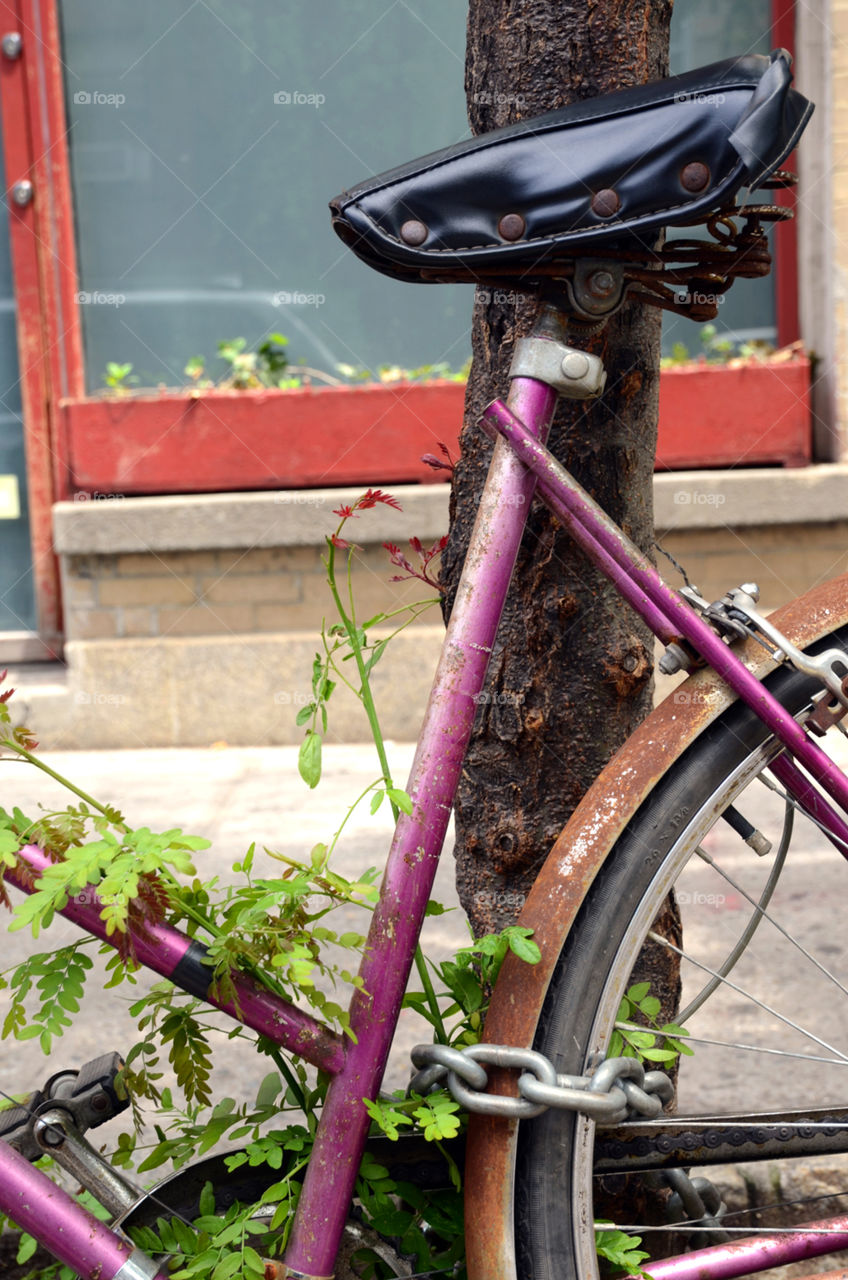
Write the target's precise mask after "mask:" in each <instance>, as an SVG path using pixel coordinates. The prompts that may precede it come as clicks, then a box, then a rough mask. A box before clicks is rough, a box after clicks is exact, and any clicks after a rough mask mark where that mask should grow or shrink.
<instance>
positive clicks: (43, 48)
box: [0, 0, 803, 645]
mask: <svg viewBox="0 0 848 1280" xmlns="http://www.w3.org/2000/svg"><path fill="white" fill-rule="evenodd" d="M772 14H773V32H774V43H775V44H780V45H783V46H784V47H786V48H788V49H789V50H790V51H792V48H793V44H794V0H772ZM0 20H2V23H3V27H2V31H3V32H4V33H5V32H11V31H18V32H20V34H21V36H22V41H23V47H22V53H21V56H20V57H19V58H18V59H16V60H9V59H8V58H6V57H4V56H0V94H2V99H1V101H2V117H3V146H4V154H5V158H6V176H7V184H8V186H9V187H10V188H11V187H12V185H13V184H14V183H15V182H17V181H19V180H21V179H23V178H29V180H30V181H32V182H33V185H34V190H35V198H34V200H33V201H32V202H31V203H30V204H29V205H27V206H25V207H23V208H19V207H18V206H16V205H14V203H12V202H11V201H10V202H9V203H10V210H11V212H10V222H11V232H10V236H11V251H12V261H13V270H14V278H15V289H16V295H17V303H18V341H19V351H20V364H21V380H22V397H23V405H24V420H25V434H26V447H27V483H28V488H29V499H30V512H31V525H32V542H33V555H34V567H35V576H36V596H37V601H38V618H39V633H40V635H41V636H42V638H43V639H44V640H45V641H46V642H47V644H48V645H55V644H57V643H58V637H59V635H60V630H61V600H60V593H59V578H58V570H57V566H56V561H55V558H54V556H53V553H52V548H51V507H52V505H53V503H54V502H55V501H57V500H61V499H67V498H70V497H72V496H73V495H74V493H76V492H79V491H81V492H87V493H93V492H100V493H103V494H106V493H167V492H185V491H191V490H194V491H216V490H218V491H226V490H244V489H258V488H292V487H299V486H307V485H316V484H325V485H338V484H352V483H363V484H366V483H389V482H391V481H394V482H398V481H401V480H414V479H419V480H426V479H430V480H432V479H438V478H439V476H438V474H436V473H434V472H432V471H430V470H428V469H427V468H426V467H423V466H421V465H420V464H419V462H418V455H419V454H420V453H421V452H422V451H424V450H427V449H430V450H431V451H434V452H435V451H436V449H435V446H436V444H437V442H438V441H440V440H443V441H447V442H449V443H453V441H454V440H455V431H456V426H457V421H458V415H457V413H456V409H457V406H458V403H459V400H460V395H459V394H458V390H457V388H456V387H454V386H448V387H439V386H438V385H434V386H421V387H410V386H408V385H407V386H400V387H397V388H394V389H391V390H389V389H386V388H382V389H380V390H381V392H382V399H380V400H379V403H378V402H377V401H375V400H372V401H371V402H370V403H369V401H368V395H367V394H366V393H367V389H365V388H355V389H351V390H343V391H331V392H327V391H322V392H312V393H311V403H310V393H308V392H305V393H292V392H273V391H271V392H252V393H244V392H239V393H224V392H212V393H208V394H206V393H204V394H203V395H202V396H201V397H192V396H191V394H190V393H187V392H181V393H176V392H165V393H163V394H161V395H159V396H156V397H148V398H144V397H138V398H136V397H132V398H127V399H124V400H116V399H112V400H104V399H103V398H101V397H96V396H90V395H87V394H86V389H85V375H84V365H83V351H82V331H81V322H80V315H79V307H78V304H77V301H76V294H77V290H78V277H77V265H76V252H75V240H74V224H73V203H72V190H71V179H70V168H69V152H68V146H67V124H66V120H65V109H64V101H65V98H64V94H65V87H64V83H63V75H62V70H63V67H62V59H61V43H60V28H59V20H58V3H57V0H0ZM790 198H791V197H790ZM777 235H778V240H777V244H778V249H777V258H778V261H777V266H776V299H777V329H778V341H779V343H780V345H785V344H787V343H789V342H792V341H794V340H795V339H796V338H797V337H798V289H797V267H796V233H795V227H794V224H792V223H789V224H783V225H781V226H779V228H778V232H777ZM331 402H335V403H336V404H337V406H341V404H342V402H344V405H345V408H344V413H343V415H342V417H343V419H344V420H345V421H346V422H347V429H348V431H349V434H348V436H347V439H348V441H352V440H356V439H357V437H359V438H360V441H361V440H362V439H363V438H364V442H365V447H364V448H362V447H361V444H360V443H357V446H356V452H355V463H352V461H351V460H352V458H353V456H354V453H353V449H352V448H351V447H349V446H345V442H344V437H343V436H342V437H341V438H340V440H339V443H338V445H337V446H336V450H335V452H337V454H338V456H337V458H336V461H335V464H334V465H333V467H331V468H328V467H327V465H326V458H327V449H326V447H323V448H322V449H321V450H320V451H319V453H318V455H313V456H312V457H309V456H307V455H306V454H303V455H301V456H298V454H297V451H296V449H295V448H294V446H293V444H292V442H293V441H298V440H299V439H300V440H307V441H308V440H309V439H310V438H311V439H314V437H315V432H316V425H315V424H316V423H317V425H318V427H319V429H320V425H321V423H322V422H323V421H324V419H325V416H326V411H327V409H328V408H329V406H330V404H331ZM281 414H283V415H285V417H284V421H285V430H284V431H281V430H280V419H281ZM355 414H360V415H364V417H362V421H361V428H360V429H359V430H357V429H352V416H354V415H355ZM304 415H305V416H304ZM310 415H311V416H310ZM299 423H300V425H298V424H299ZM688 430H689V431H690V433H691V428H688ZM428 437H429V440H428ZM410 439H414V441H415V445H414V454H413V455H412V457H413V459H414V461H413V462H410V460H409V457H408V456H407V457H406V459H405V461H400V460H399V459H398V457H397V456H396V455H397V449H398V446H399V442H406V441H408V440H410ZM130 440H131V441H132V442H133V443H134V449H133V450H131V452H133V453H134V460H133V462H132V464H131V465H129V466H128V463H127V448H126V446H127V442H128V441H130ZM251 440H252V441H253V442H254V443H255V446H256V447H253V448H244V444H245V442H246V441H247V442H248V443H249V442H250V441H251ZM260 442H261V443H260ZM320 443H321V444H322V445H323V446H326V440H323V441H321V442H320ZM752 460H754V459H752ZM792 460H793V461H795V462H799V461H802V460H803V458H802V457H801V456H800V455H798V454H797V451H796V452H795V453H793V457H792ZM672 465H691V464H690V463H683V462H680V461H678V462H676V463H673V464H672ZM717 465H720V464H717Z"/></svg>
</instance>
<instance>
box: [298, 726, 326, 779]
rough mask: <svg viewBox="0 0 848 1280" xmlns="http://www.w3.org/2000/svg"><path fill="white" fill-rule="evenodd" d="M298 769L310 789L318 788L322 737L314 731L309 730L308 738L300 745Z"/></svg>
mask: <svg viewBox="0 0 848 1280" xmlns="http://www.w3.org/2000/svg"><path fill="white" fill-rule="evenodd" d="M297 769H298V773H299V774H300V776H301V778H303V781H304V782H305V783H306V785H307V786H308V787H310V788H314V787H317V786H318V783H319V782H320V781H321V737H320V735H319V734H317V733H316V732H315V730H314V729H309V730H307V733H306V737H305V738H304V739H303V742H302V743H301V744H300V751H299V752H298V757H297Z"/></svg>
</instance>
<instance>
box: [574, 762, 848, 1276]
mask: <svg viewBox="0 0 848 1280" xmlns="http://www.w3.org/2000/svg"><path fill="white" fill-rule="evenodd" d="M769 753H772V754H773V748H772V747H770V746H768V747H763V748H761V749H759V750H756V751H754V752H752V753H751V754H750V755H749V756H748V757H747V759H746V760H745V761H744V762H743V763H742V764H741V765H739V767H738V768H737V769H735V770H734V771H733V773H732V774H731V775H730V777H729V778H728V779H727V780H726V781H725V783H724V785H723V787H722V789H721V792H720V793H714V794H713V796H711V798H710V800H709V801H708V802H707V803H705V804H703V805H702V806H701V808H700V809H699V810H698V812H697V813H696V814H694V815H693V816H692V817H691V818H690V819H689V820H688V822H687V825H686V826H685V829H684V830H683V831H682V832H681V835H680V836H679V838H678V840H677V841H676V843H675V844H674V846H672V848H671V850H670V851H669V852H668V853H667V854H666V855H665V857H664V860H663V862H662V866H661V867H660V869H659V871H658V872H657V874H656V875H655V876H654V878H653V879H652V881H651V883H650V885H649V886H648V887H647V889H646V890H645V892H644V893H643V895H642V898H641V901H640V903H639V905H638V907H637V908H636V911H635V912H634V915H633V919H632V921H631V924H630V926H629V928H628V930H627V932H626V934H625V936H624V939H623V940H622V942H621V944H620V945H619V947H618V949H617V953H616V958H615V961H614V964H613V965H612V966H611V971H610V974H609V977H608V980H607V982H606V984H605V986H604V989H603V993H602V996H601V999H600V1002H599V1005H598V1009H597V1013H596V1016H595V1019H594V1022H593V1025H592V1030H591V1035H590V1039H589V1041H588V1054H587V1060H588V1059H590V1058H594V1056H595V1055H596V1054H597V1053H599V1052H601V1053H603V1052H604V1051H605V1049H606V1047H607V1045H608V1043H609V1040H610V1036H611V1033H612V1029H613V1025H614V1022H615V1015H616V1013H617V1011H618V1007H619V1004H620V1001H621V996H622V994H623V992H624V990H625V989H626V986H627V980H628V975H629V974H630V972H631V970H632V967H633V964H634V963H635V960H636V957H637V956H638V953H639V950H640V946H641V940H642V939H643V938H644V936H645V934H646V933H647V932H648V930H649V928H650V925H651V923H652V921H653V919H654V915H655V913H656V910H657V907H658V905H659V904H660V903H662V901H663V900H664V898H665V895H666V893H667V892H668V890H669V889H670V888H671V886H672V885H673V884H674V885H675V886H676V890H677V892H678V894H680V893H681V888H680V886H681V883H682V882H685V878H686V875H687V868H690V869H691V868H692V866H693V865H694V864H695V863H696V861H697V863H698V864H699V865H698V866H697V868H696V870H697V872H698V873H699V874H698V875H696V877H695V882H696V883H697V882H698V881H699V879H702V878H703V873H704V871H705V870H706V872H707V873H708V874H709V875H710V876H712V877H715V876H716V875H718V878H719V880H720V881H721V882H722V883H723V884H724V886H725V890H726V892H728V893H729V892H734V893H735V892H736V890H735V889H731V888H730V885H729V882H728V881H727V880H726V879H723V878H722V876H721V875H720V874H719V873H717V872H716V871H715V870H714V869H713V867H711V866H710V864H709V863H703V864H702V865H701V859H698V858H697V855H696V854H694V853H693V852H692V850H693V848H694V847H695V846H696V845H698V846H703V844H704V843H705V842H706V843H708V844H709V843H710V842H711V841H712V842H715V836H714V833H715V832H716V823H717V818H716V814H717V813H718V812H720V811H721V810H723V809H724V807H725V805H726V804H727V803H730V802H731V801H734V800H735V799H737V798H738V797H739V796H740V795H742V794H746V793H747V792H746V789H747V788H748V786H749V784H753V785H755V786H756V785H760V784H757V783H756V782H755V779H756V778H757V777H758V775H759V774H760V773H761V771H762V769H763V766H764V764H765V763H766V762H767V759H768V755H769ZM774 799H775V800H780V798H779V797H777V796H776V797H774ZM780 803H781V804H782V803H783V802H782V801H780ZM772 816H773V815H771V814H770V815H769V819H770V820H771V817H772ZM758 825H759V824H758ZM820 842H824V843H826V841H825V838H824V837H821V839H820ZM828 849H829V856H830V857H832V859H833V860H834V862H835V863H838V862H839V859H838V856H837V854H836V852H835V850H834V849H832V847H830V846H829V845H828ZM746 856H748V855H746ZM789 856H790V865H791V867H792V874H795V873H796V871H797V867H796V865H795V864H792V863H791V859H792V853H791V852H790V855H789ZM805 856H806V855H805V854H803V852H802V859H801V861H802V863H803V859H804V857H805ZM749 857H750V862H751V864H752V865H754V866H756V864H757V862H758V861H759V860H758V859H757V858H756V855H755V854H754V853H753V852H751V853H750V855H749ZM716 861H718V865H719V866H720V867H721V866H722V862H721V859H718V860H717V859H715V858H713V862H714V863H715V862H716ZM770 862H771V855H770V856H769V858H767V859H765V860H763V864H762V865H765V864H768V863H770ZM723 870H724V871H726V867H724V868H723ZM755 878H756V877H755ZM732 879H733V880H734V881H736V880H737V877H736V876H733V877H732ZM716 883H717V882H716ZM790 892H791V890H790ZM697 893H698V891H697V890H694V891H693V890H692V889H684V890H683V894H688V895H689V897H690V904H689V905H690V906H692V907H701V908H704V909H709V908H711V907H713V908H714V907H715V906H716V905H718V904H717V903H712V902H710V901H709V895H708V894H707V893H705V891H704V890H701V891H700V893H701V897H702V899H704V900H703V901H701V902H699V901H698V900H697V897H696V894H697ZM714 896H716V897H717V896H718V895H717V894H715V895H714ZM777 896H778V897H780V896H781V894H780V891H779V892H778V895H777ZM784 896H786V895H784ZM692 899H694V901H691V900H692ZM755 901H756V898H755ZM746 905H747V904H746ZM778 905H779V906H782V904H780V903H779V904H778ZM689 915H690V916H691V911H690V912H689ZM772 917H773V913H772V911H771V910H770V909H769V908H767V909H766V918H765V922H764V924H763V930H764V929H765V928H766V926H768V927H769V928H771V920H772ZM761 932H762V930H761ZM683 937H684V943H683V952H684V953H685V955H686V958H685V959H684V962H683V963H684V966H686V965H687V964H689V963H690V961H689V948H688V944H687V922H686V914H685V913H684V923H683ZM761 941H762V938H760V942H761ZM756 943H757V938H756V935H755V938H754V939H753V940H752V943H751V944H750V945H751V948H752V949H754V950H757V947H756V946H755V944H756ZM746 950H747V949H746ZM758 963H761V962H758ZM713 965H714V966H715V968H714V969H713V972H715V971H716V969H717V968H719V967H720V964H719V962H718V961H716V960H715V959H714V960H713ZM740 965H741V968H742V972H741V973H738V972H737V971H736V970H734V971H733V973H731V974H730V975H729V977H728V978H726V979H725V980H723V981H722V982H721V983H719V984H718V991H717V992H716V993H715V994H714V996H712V997H711V999H713V1000H718V1002H719V1004H721V1003H722V1001H723V1002H724V1003H725V1004H728V1000H727V993H728V992H732V993H733V996H732V999H731V1001H730V1002H729V1003H731V1004H732V1003H733V1001H734V1000H737V999H739V1000H743V1001H744V1000H746V999H748V998H749V993H748V984H749V983H750V982H751V978H750V976H748V974H747V972H746V970H747V969H748V968H749V967H750V966H748V965H747V963H746V957H744V956H743V959H742V961H740ZM706 974H707V971H706V970H705V971H702V972H701V973H700V975H699V979H700V985H701V986H702V985H703V982H704V979H705V977H706ZM819 976H820V977H821V975H819ZM829 976H830V977H833V981H834V982H835V983H837V985H838V987H839V992H840V997H844V995H845V994H846V992H845V988H844V986H843V985H841V983H842V982H844V981H845V979H844V978H843V979H841V980H840V979H838V978H836V977H834V976H833V975H829ZM735 977H738V978H740V979H741V980H740V981H738V982H737V981H734V978H735ZM735 988H738V992H737V991H736V990H735ZM836 989H837V988H836V987H835V988H834V990H836ZM688 995H689V992H688V991H687V989H686V986H685V985H684V996H683V1003H684V1004H685V1003H687V1002H688ZM709 1003H710V1002H709V1001H707V1005H709ZM714 1007H715V1006H714ZM754 1007H756V1008H758V1009H759V1014H758V1017H759V1018H762V1017H763V1016H767V1017H768V1019H770V1020H772V1021H774V1016H773V1014H772V1013H771V1012H769V1013H768V1014H767V1015H766V1013H765V1010H766V1009H769V1010H771V1009H772V1008H774V1005H773V1004H769V1003H768V1002H765V1001H764V1002H762V1006H754ZM699 1012H700V1011H698V1012H696V1013H695V1014H694V1015H693V1019H692V1023H691V1024H690V1029H691V1030H693V1032H694V1031H695V1029H696V1024H697V1022H698V1021H699V1016H698V1014H699ZM710 1016H714V1014H713V1013H712V1012H711V1015H710ZM834 1021H836V1019H834ZM778 1025H780V1026H781V1027H782V1029H783V1032H784V1033H785V1034H786V1035H787V1036H788V1037H789V1038H790V1040H791V1047H790V1048H789V1049H785V1048H780V1046H779V1045H777V1044H775V1043H766V1044H765V1045H761V1046H759V1048H760V1051H763V1050H765V1051H767V1052H768V1053H769V1054H772V1053H783V1052H789V1053H794V1054H797V1055H798V1056H797V1057H796V1058H793V1059H791V1062H792V1064H793V1065H794V1066H797V1064H798V1063H799V1062H801V1063H803V1066H804V1067H805V1068H813V1064H814V1062H815V1060H816V1059H822V1058H824V1059H827V1060H828V1061H827V1063H826V1064H825V1065H826V1069H827V1070H828V1071H829V1073H830V1076H831V1077H832V1078H833V1077H834V1076H836V1077H838V1076H839V1075H842V1076H843V1077H844V1079H845V1084H848V1075H846V1073H845V1068H846V1067H848V1045H846V1043H845V1038H844V1037H842V1038H840V1037H839V1036H838V1035H832V1034H830V1035H828V1034H825V1035H820V1036H819V1037H818V1040H815V1039H807V1038H806V1037H805V1036H804V1035H802V1034H801V1032H799V1031H797V1030H795V1029H794V1028H793V1027H790V1026H789V1025H788V1024H785V1023H784V1024H778ZM796 1025H801V1024H800V1023H796ZM804 1030H805V1031H809V1028H808V1027H806V1026H805V1027H804ZM833 1030H834V1031H838V1028H834V1029H833ZM812 1034H813V1035H815V1034H816V1032H813V1033H812ZM699 1039H701V1040H704V1041H707V1040H709V1039H711V1037H709V1036H705V1037H699ZM745 1039H746V1037H744V1036H742V1037H737V1038H736V1040H737V1042H738V1043H740V1044H742V1043H745ZM766 1039H767V1041H768V1040H771V1041H774V1039H775V1032H774V1028H773V1027H772V1028H771V1029H770V1031H769V1035H768V1036H767V1037H766ZM728 1040H729V1041H731V1043H732V1038H731V1037H728ZM755 1043H756V1041H755ZM802 1045H804V1046H806V1047H801V1046H802ZM716 1051H717V1049H716V1046H714V1045H713V1046H709V1047H707V1045H706V1043H699V1044H698V1045H696V1046H695V1054H696V1058H697V1056H698V1055H703V1054H704V1053H709V1054H712V1055H715V1053H716ZM721 1052H724V1053H727V1050H725V1049H721ZM740 1054H742V1055H746V1054H750V1056H751V1058H752V1059H753V1058H754V1057H755V1055H754V1053H753V1051H752V1049H740V1048H738V1047H733V1048H731V1050H730V1056H731V1057H735V1058H737V1059H738V1058H739V1055H740ZM805 1059H806V1060H805ZM686 1065H687V1064H683V1065H682V1068H681V1079H682V1080H685V1076H684V1070H685V1066H686ZM815 1069H817V1070H821V1069H822V1065H821V1064H819V1065H818V1066H817V1067H816V1068H815ZM845 1084H842V1086H841V1092H840V1093H839V1094H837V1093H836V1090H835V1088H834V1085H833V1079H831V1083H830V1092H831V1095H832V1097H831V1098H828V1097H826V1096H825V1097H820V1098H816V1101H822V1102H826V1101H829V1100H835V1099H836V1098H837V1097H839V1096H841V1097H845V1096H846V1094H848V1089H846V1087H845ZM800 1093H801V1096H800V1098H798V1100H797V1102H796V1105H798V1106H800V1105H801V1103H802V1102H803V1100H804V1099H803V1088H801V1089H800ZM681 1095H682V1101H681V1106H680V1110H681V1111H682V1112H685V1113H687V1114H689V1113H693V1114H694V1113H695V1112H696V1111H697V1110H707V1111H709V1110H710V1107H709V1106H706V1107H704V1108H698V1107H693V1106H692V1101H691V1099H689V1098H686V1096H685V1087H683V1086H682V1087H681ZM755 1109H756V1108H755ZM761 1109H763V1108H761ZM765 1109H767V1108H765ZM593 1151H594V1126H593V1125H592V1123H591V1122H589V1121H585V1120H579V1121H578V1124H577V1133H576V1137H575V1145H574V1169H575V1175H574V1178H573V1180H572V1204H571V1211H572V1214H573V1221H574V1222H575V1223H581V1224H585V1227H584V1231H583V1233H582V1235H581V1237H580V1239H579V1240H578V1243H577V1248H576V1258H577V1265H578V1270H579V1271H582V1275H583V1276H585V1277H589V1276H595V1275H597V1258H596V1255H595V1250H594V1234H593V1229H592V1222H593V1205H592V1195H591V1187H592V1176H591V1171H592V1164H593ZM707 1176H709V1171H707ZM842 1211H843V1212H844V1203H843V1207H842ZM809 1216H810V1217H811V1218H815V1217H817V1216H820V1215H818V1214H816V1213H815V1212H813V1213H812V1214H810V1215H809ZM751 1233H752V1234H753V1233H754V1232H753V1229H751ZM581 1241H582V1243H581ZM650 1243H651V1237H650V1236H649V1237H648V1238H647V1240H645V1238H644V1236H643V1247H645V1248H649V1246H650Z"/></svg>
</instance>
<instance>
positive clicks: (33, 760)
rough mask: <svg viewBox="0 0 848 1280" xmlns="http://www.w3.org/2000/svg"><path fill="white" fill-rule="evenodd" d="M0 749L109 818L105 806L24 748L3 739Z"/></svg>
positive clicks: (121, 826)
mask: <svg viewBox="0 0 848 1280" xmlns="http://www.w3.org/2000/svg"><path fill="white" fill-rule="evenodd" d="M0 747H8V748H9V750H10V751H16V752H17V753H18V755H19V756H22V757H23V759H24V760H26V761H28V762H29V764H33V765H35V767H36V769H40V770H41V772H42V773H46V774H47V775H48V776H49V777H51V778H53V779H54V780H55V781H56V782H59V783H61V785H62V786H63V787H67V789H68V790H69V791H73V793H74V795H75V796H79V798H80V800H84V801H85V803H86V804H90V805H91V807H92V808H93V809H96V810H97V811H98V813H102V814H103V816H104V817H108V816H109V812H108V810H107V809H106V807H105V805H102V804H100V803H99V801H97V800H95V799H94V797H93V796H90V795H88V793H87V792H85V791H82V790H81V789H80V788H79V787H77V786H75V785H74V783H73V782H71V781H70V780H69V779H68V778H64V777H63V776H62V774H61V773H57V772H56V770H55V769H51V768H50V765H49V764H45V763H44V761H43V760H39V759H38V757H37V756H34V755H33V754H32V753H31V752H30V751H27V749H26V747H22V746H21V745H20V744H19V743H17V742H15V741H13V739H11V738H3V739H2V741H0ZM110 821H111V819H110ZM112 826H113V827H115V829H116V830H117V831H124V832H126V831H128V830H129V827H127V826H126V825H125V823H123V822H112Z"/></svg>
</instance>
